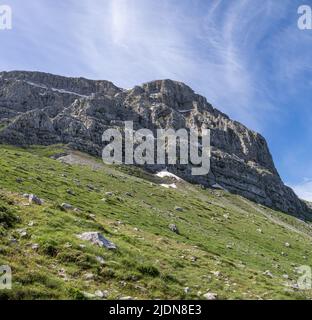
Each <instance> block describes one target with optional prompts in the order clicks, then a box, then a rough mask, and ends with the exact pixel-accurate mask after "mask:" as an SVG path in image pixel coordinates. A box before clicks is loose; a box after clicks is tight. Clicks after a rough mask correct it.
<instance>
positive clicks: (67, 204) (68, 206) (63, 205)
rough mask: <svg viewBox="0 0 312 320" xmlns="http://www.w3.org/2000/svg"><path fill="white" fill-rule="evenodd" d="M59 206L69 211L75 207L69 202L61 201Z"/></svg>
mask: <svg viewBox="0 0 312 320" xmlns="http://www.w3.org/2000/svg"><path fill="white" fill-rule="evenodd" d="M61 208H62V209H64V210H66V211H71V210H74V209H75V208H74V207H73V206H72V205H71V204H69V203H62V204H61Z"/></svg>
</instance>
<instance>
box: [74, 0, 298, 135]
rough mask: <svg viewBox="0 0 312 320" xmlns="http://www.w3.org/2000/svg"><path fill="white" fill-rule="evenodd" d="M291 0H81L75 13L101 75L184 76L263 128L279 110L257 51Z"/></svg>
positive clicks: (87, 53)
mask: <svg viewBox="0 0 312 320" xmlns="http://www.w3.org/2000/svg"><path fill="white" fill-rule="evenodd" d="M288 3H289V1H288V0H285V1H284V2H283V3H281V2H277V1H270V0H264V1H262V2H261V4H259V2H258V1H257V2H256V1H246V0H241V1H235V2H234V1H232V2H228V1H222V0H211V1H207V2H202V1H195V0H193V1H188V2H187V4H181V2H177V1H165V0H161V1H158V2H155V1H146V0H144V1H143V0H136V1H132V0H107V1H106V2H105V4H103V1H99V0H93V1H84V2H82V3H81V4H80V6H81V10H79V11H77V12H76V14H74V15H71V19H72V24H74V25H75V26H76V30H75V39H76V40H77V41H78V43H79V47H80V48H81V49H80V50H81V52H80V53H82V54H83V60H84V62H85V63H86V61H88V63H89V67H90V68H91V69H92V71H93V73H94V74H95V75H96V76H97V77H105V78H108V79H111V80H113V81H115V82H116V83H117V84H118V85H120V86H124V87H131V86H133V85H135V84H137V83H140V82H143V81H149V80H153V79H156V78H173V79H177V80H181V81H184V82H186V83H188V84H190V85H191V86H192V87H194V88H195V89H196V90H197V91H198V92H199V93H202V94H204V95H206V96H207V98H208V100H210V101H211V102H212V103H214V104H215V105H216V106H217V107H219V108H221V109H222V110H223V111H225V112H228V113H229V114H230V115H231V116H233V117H234V118H236V119H238V120H241V121H244V123H246V124H247V125H250V126H251V127H253V128H254V129H259V130H261V129H263V123H265V120H266V117H267V115H268V113H269V112H271V111H276V110H274V107H273V105H274V101H273V99H272V97H271V94H270V93H269V89H268V86H270V84H269V83H268V82H267V81H264V73H265V72H264V70H262V68H263V65H262V63H263V60H261V59H259V58H261V52H263V51H264V50H265V48H264V47H262V45H264V46H265V45H268V46H273V44H272V43H271V42H270V39H271V38H270V39H268V35H269V34H270V29H272V30H271V32H274V31H275V29H274V27H273V25H276V22H277V21H278V20H279V19H283V18H285V9H284V8H285V6H286V5H287V4H288ZM81 13H83V15H82V14H81ZM294 22H295V20H294ZM280 32H281V33H283V31H282V30H280ZM285 32H286V31H285ZM273 38H274V37H273V36H272V39H273ZM272 41H273V40H272ZM280 53H281V52H280ZM288 58H289V56H288ZM280 70H283V69H282V68H279V71H280ZM285 72H286V71H285ZM279 76H280V77H283V74H279ZM272 116H274V114H272V113H271V114H270V117H271V118H272Z"/></svg>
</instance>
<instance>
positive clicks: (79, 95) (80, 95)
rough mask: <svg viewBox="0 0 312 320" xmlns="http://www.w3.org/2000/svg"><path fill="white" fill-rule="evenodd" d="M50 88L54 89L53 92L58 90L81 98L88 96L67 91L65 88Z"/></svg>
mask: <svg viewBox="0 0 312 320" xmlns="http://www.w3.org/2000/svg"><path fill="white" fill-rule="evenodd" d="M51 90H52V91H55V92H59V93H67V94H73V95H75V96H78V97H82V98H88V97H89V96H87V95H83V94H79V93H77V92H73V91H67V90H64V89H56V88H51Z"/></svg>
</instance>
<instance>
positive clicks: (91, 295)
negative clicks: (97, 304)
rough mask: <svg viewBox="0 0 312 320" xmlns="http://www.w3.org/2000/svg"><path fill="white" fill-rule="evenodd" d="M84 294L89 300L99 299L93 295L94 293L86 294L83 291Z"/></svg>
mask: <svg viewBox="0 0 312 320" xmlns="http://www.w3.org/2000/svg"><path fill="white" fill-rule="evenodd" d="M82 294H83V295H84V297H85V298H87V299H95V298H96V297H97V296H96V295H95V294H92V293H89V292H85V291H83V292H82Z"/></svg>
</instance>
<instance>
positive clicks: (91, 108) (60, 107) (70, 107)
mask: <svg viewBox="0 0 312 320" xmlns="http://www.w3.org/2000/svg"><path fill="white" fill-rule="evenodd" d="M129 120H132V121H134V127H135V129H139V128H149V129H151V130H156V129H157V128H173V129H180V128H194V127H201V126H202V125H203V124H204V125H205V126H206V127H207V128H210V129H211V135H212V136H211V145H212V158H211V171H210V173H209V175H207V176H192V175H191V174H190V170H189V168H188V167H186V168H184V167H182V166H169V167H168V170H169V171H171V172H172V173H174V174H176V175H178V176H179V177H181V178H183V179H184V180H186V181H189V182H193V183H196V184H200V185H202V186H204V187H211V186H216V185H217V186H219V187H220V188H223V189H225V190H228V191H230V192H231V193H236V194H239V195H242V196H244V197H245V198H248V199H250V200H253V201H255V202H257V203H259V204H262V205H265V206H267V207H270V208H274V209H277V210H280V211H283V212H286V213H290V214H292V215H295V216H297V217H300V218H301V219H306V218H308V219H309V214H310V213H311V209H309V208H308V206H307V205H306V203H305V202H304V201H301V200H300V199H298V197H297V196H296V195H295V193H294V192H293V191H292V190H291V189H290V188H289V187H287V186H285V185H284V184H283V182H282V180H281V178H280V176H279V174H278V172H277V170H276V168H275V165H274V163H273V160H272V156H271V154H270V151H269V148H268V146H267V143H266V141H265V139H264V138H263V137H262V136H261V135H260V134H258V133H256V132H254V131H252V130H249V129H248V128H246V127H245V126H244V125H242V124H240V123H238V122H236V121H233V120H231V119H230V118H229V117H228V116H227V115H225V114H223V113H222V112H220V111H218V110H217V109H215V108H214V107H213V106H212V105H211V104H209V103H208V102H207V100H206V98H204V97H203V96H200V95H198V94H196V93H195V92H194V91H193V90H192V89H191V88H190V87H188V86H187V85H185V84H183V83H180V82H176V81H172V80H159V81H153V82H149V83H145V84H143V85H140V86H136V87H134V88H133V89H130V90H124V89H121V88H118V87H116V86H115V85H114V84H112V83H111V82H109V81H94V80H87V79H84V78H67V77H62V76H56V75H51V74H46V73H40V72H20V71H14V72H2V73H0V128H1V129H0V142H1V143H6V144H12V145H17V146H29V145H52V144H57V143H61V144H67V145H68V146H69V147H70V148H72V149H76V150H80V151H82V152H86V153H89V154H91V155H95V156H100V155H101V152H102V149H103V144H102V141H101V138H102V134H103V132H104V131H105V130H106V129H108V128H116V127H117V128H118V127H121V126H122V125H123V121H129ZM146 169H149V170H155V168H152V167H151V168H146ZM158 169H159V168H158Z"/></svg>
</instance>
